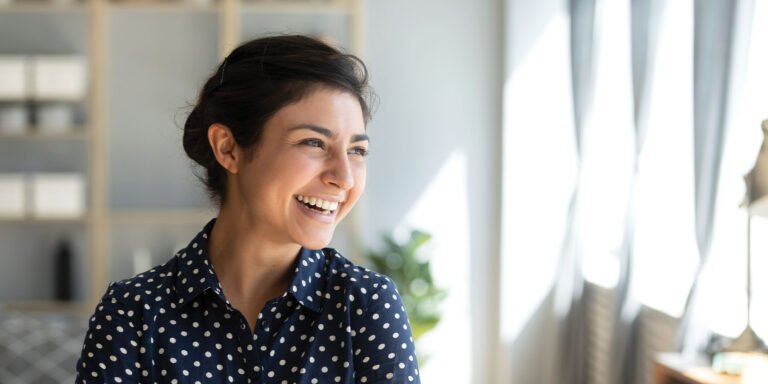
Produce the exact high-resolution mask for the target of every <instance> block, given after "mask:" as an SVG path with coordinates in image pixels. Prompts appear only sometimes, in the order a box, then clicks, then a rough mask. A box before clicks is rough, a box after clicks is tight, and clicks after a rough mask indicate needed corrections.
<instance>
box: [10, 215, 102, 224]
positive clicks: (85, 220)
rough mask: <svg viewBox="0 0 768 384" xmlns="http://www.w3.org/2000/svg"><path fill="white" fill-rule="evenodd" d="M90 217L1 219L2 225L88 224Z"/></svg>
mask: <svg viewBox="0 0 768 384" xmlns="http://www.w3.org/2000/svg"><path fill="white" fill-rule="evenodd" d="M88 221H89V217H88V216H83V217H75V218H60V219H58V218H35V217H28V216H25V217H19V218H15V217H0V224H86V223H88Z"/></svg>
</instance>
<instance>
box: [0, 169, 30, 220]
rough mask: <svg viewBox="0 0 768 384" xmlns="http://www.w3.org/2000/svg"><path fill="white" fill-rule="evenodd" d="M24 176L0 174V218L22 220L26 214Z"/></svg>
mask: <svg viewBox="0 0 768 384" xmlns="http://www.w3.org/2000/svg"><path fill="white" fill-rule="evenodd" d="M25 189H26V180H25V178H24V175H21V174H14V173H3V174H0V218H15V219H16V218H22V217H24V215H25V214H26V205H25V196H26V190H25Z"/></svg>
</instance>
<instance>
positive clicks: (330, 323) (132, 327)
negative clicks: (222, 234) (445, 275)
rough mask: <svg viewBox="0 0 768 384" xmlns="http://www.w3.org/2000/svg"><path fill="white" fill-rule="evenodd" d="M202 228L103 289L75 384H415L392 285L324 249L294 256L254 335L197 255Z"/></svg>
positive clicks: (203, 242) (203, 255) (202, 245)
mask: <svg viewBox="0 0 768 384" xmlns="http://www.w3.org/2000/svg"><path fill="white" fill-rule="evenodd" d="M214 223H215V220H212V221H211V222H210V223H208V225H206V227H205V228H204V229H203V231H202V232H200V233H199V234H198V235H197V237H196V238H195V239H194V240H192V242H190V244H189V246H187V247H186V248H185V249H183V250H181V251H179V253H177V254H176V255H175V256H174V257H173V258H172V259H171V260H169V261H168V262H167V263H165V264H164V265H162V266H159V267H157V268H155V269H152V270H150V271H148V272H146V273H143V274H140V275H138V276H135V277H133V278H131V279H127V280H123V281H120V282H116V283H112V284H110V286H109V288H108V289H107V292H106V294H105V295H104V297H103V298H102V300H101V302H100V303H99V305H98V306H97V308H96V311H95V313H94V315H93V317H91V319H90V324H89V330H88V333H87V335H86V337H85V343H84V345H83V350H82V355H81V357H80V360H79V361H78V363H77V372H78V378H77V382H78V383H419V382H420V381H419V369H418V364H417V361H416V354H415V351H414V344H413V338H412V336H411V329H410V325H409V323H408V319H407V316H406V313H405V310H404V307H403V305H402V302H401V300H400V296H399V294H398V293H397V289H396V287H395V285H394V283H393V282H392V281H391V280H390V279H389V278H387V277H386V276H383V275H380V274H377V273H376V272H373V271H370V270H368V269H365V268H362V267H359V266H356V265H354V264H353V263H351V262H350V261H349V260H347V259H346V258H344V257H343V256H341V255H340V254H339V253H338V252H336V251H335V250H333V249H331V248H325V249H323V250H308V249H302V250H301V252H300V253H299V255H298V258H297V262H296V270H295V274H294V277H293V280H292V282H291V284H290V285H289V288H288V291H287V292H285V293H284V294H283V295H282V296H280V297H278V298H275V299H273V300H271V301H269V302H268V303H267V304H266V305H265V306H264V309H263V310H262V311H261V313H260V314H259V319H258V322H257V324H255V329H254V330H251V329H249V327H248V325H247V322H246V320H245V318H244V317H243V315H242V314H241V313H240V312H239V311H238V310H237V309H235V308H234V307H232V306H231V305H230V303H229V301H228V300H227V298H226V297H225V296H224V294H223V292H222V290H221V285H220V284H219V281H218V279H217V277H216V274H215V272H214V271H213V268H212V267H211V265H210V263H209V258H208V254H207V249H208V241H207V238H208V234H209V233H210V231H211V229H212V228H213V225H214Z"/></svg>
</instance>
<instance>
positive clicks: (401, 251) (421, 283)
mask: <svg viewBox="0 0 768 384" xmlns="http://www.w3.org/2000/svg"><path fill="white" fill-rule="evenodd" d="M430 239H432V235H430V234H428V233H426V232H423V231H419V230H413V231H411V233H410V236H409V237H408V238H406V239H404V241H396V240H395V239H394V238H393V237H392V236H391V235H385V236H383V240H384V248H383V249H381V250H380V251H374V250H368V251H367V252H366V254H365V256H366V259H367V261H368V262H369V264H370V266H371V268H372V269H373V270H375V271H377V272H380V273H383V274H385V275H387V276H389V277H390V278H392V280H393V281H394V282H395V284H397V288H398V291H399V292H400V296H401V297H402V299H403V305H404V306H405V311H406V312H407V313H408V319H409V320H410V322H411V330H412V331H413V338H414V341H418V340H419V338H421V336H422V335H424V334H425V333H427V332H429V331H430V330H432V329H433V328H434V327H435V326H436V325H437V323H438V322H440V308H439V304H440V302H441V301H442V300H443V299H444V298H445V296H446V291H445V290H444V289H441V288H439V287H437V286H436V285H435V284H434V281H433V279H432V271H431V269H430V262H429V260H425V259H424V257H423V255H421V253H420V250H421V249H422V247H423V246H424V245H425V244H427V243H428V242H429V241H430ZM420 360H422V363H423V362H424V361H423V360H424V359H423V356H422V358H420Z"/></svg>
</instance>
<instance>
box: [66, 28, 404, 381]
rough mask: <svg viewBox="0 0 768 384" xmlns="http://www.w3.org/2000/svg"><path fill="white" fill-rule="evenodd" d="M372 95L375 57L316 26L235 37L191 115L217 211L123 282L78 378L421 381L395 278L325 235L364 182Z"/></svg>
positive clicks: (109, 299) (105, 301) (107, 305)
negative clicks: (179, 245) (167, 254)
mask: <svg viewBox="0 0 768 384" xmlns="http://www.w3.org/2000/svg"><path fill="white" fill-rule="evenodd" d="M369 98H370V94H369V93H368V85H367V72H366V69H365V66H364V64H363V63H362V62H361V61H360V60H359V59H357V58H356V57H354V56H351V55H347V54H343V53H341V52H339V51H337V50H336V49H334V48H332V47H329V46H328V45H325V44H323V43H321V42H319V41H316V40H314V39H311V38H308V37H303V36H275V37H268V38H263V39H257V40H254V41H251V42H248V43H246V44H244V45H242V46H240V47H238V48H237V49H235V50H234V51H233V52H232V53H231V54H230V55H229V56H228V57H227V58H226V59H225V60H224V62H223V63H222V64H221V65H220V66H219V68H218V69H217V71H216V73H214V74H213V76H212V77H211V78H210V79H208V81H207V82H206V84H205V85H204V87H203V89H202V90H201V92H200V96H199V98H198V102H197V104H196V106H195V107H194V109H193V110H192V112H191V113H190V115H189V117H188V119H187V122H186V124H185V127H184V149H185V151H186V152H187V154H188V155H189V157H190V158H191V159H193V160H194V161H195V162H197V163H198V164H199V165H200V166H201V167H202V168H203V169H204V172H205V175H204V176H203V177H201V179H202V180H203V182H204V183H205V184H206V186H207V188H208V191H209V193H210V195H211V198H212V199H213V200H214V201H215V202H216V204H217V205H218V207H219V214H218V216H217V218H215V219H213V220H211V221H210V222H209V223H208V224H207V225H206V226H205V228H203V230H202V231H201V232H200V233H199V234H198V235H197V236H196V237H195V238H194V239H193V240H192V241H191V242H190V243H189V245H188V246H187V247H186V248H184V249H181V250H180V251H179V252H178V253H177V254H176V255H175V256H174V257H173V258H172V259H171V260H169V261H168V262H167V263H165V264H163V265H161V266H158V267H156V268H154V269H152V270H150V271H147V272H145V273H142V274H139V275H137V276H135V277H133V278H132V279H128V280H124V281H120V282H116V283H112V284H111V285H110V287H109V288H108V290H107V292H106V294H105V295H104V297H103V298H102V301H101V303H100V304H99V305H98V307H97V309H96V312H95V314H94V315H93V317H92V318H91V322H90V328H89V331H88V334H87V335H86V339H85V345H84V347H83V352H82V356H81V358H80V360H79V361H78V365H77V370H78V382H82V383H97V382H98V383H105V382H110V383H111V382H123V383H126V382H132V383H138V382H182V383H196V382H216V383H221V382H237V383H246V382H247V383H260V382H267V383H332V382H336V383H338V382H344V383H376V382H382V383H384V382H386V383H406V382H407V383H410V382H419V372H418V364H417V361H416V357H415V352H414V345H413V338H412V334H411V329H410V325H409V323H408V318H407V315H406V313H405V310H404V308H403V305H402V302H401V299H400V295H399V293H398V292H397V289H396V287H395V284H394V283H393V282H392V281H391V280H390V279H389V278H388V277H386V276H383V275H380V274H377V273H375V272H373V271H370V270H368V269H365V268H362V267H359V266H356V265H354V264H353V263H352V262H350V261H349V260H347V259H345V258H344V257H343V256H341V255H340V254H339V253H338V252H337V251H336V250H334V249H331V248H324V247H326V246H327V245H328V243H329V242H330V240H331V237H332V236H333V232H334V230H335V228H336V226H337V224H338V223H339V221H341V220H342V219H343V218H344V217H345V216H346V215H347V214H348V213H349V211H350V210H351V209H352V207H353V206H354V205H355V203H356V202H357V200H358V199H359V197H360V195H361V194H362V192H363V189H364V187H365V176H366V166H365V155H366V154H367V152H368V136H367V135H366V122H367V121H368V120H369V119H370V111H369V107H368V99H369Z"/></svg>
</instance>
